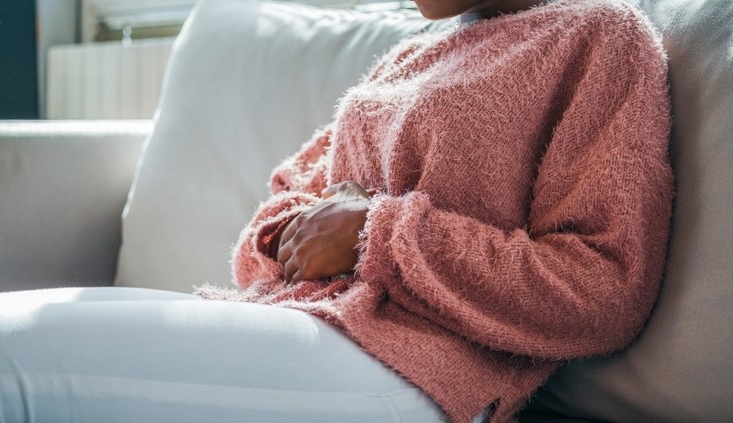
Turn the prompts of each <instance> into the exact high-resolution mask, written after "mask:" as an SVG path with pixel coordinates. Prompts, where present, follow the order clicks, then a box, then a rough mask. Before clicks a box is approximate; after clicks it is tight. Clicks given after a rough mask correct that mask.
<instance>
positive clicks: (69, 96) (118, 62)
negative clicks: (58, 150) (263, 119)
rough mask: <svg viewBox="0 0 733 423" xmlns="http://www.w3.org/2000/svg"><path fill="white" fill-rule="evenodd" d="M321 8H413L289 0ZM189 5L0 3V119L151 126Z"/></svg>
mask: <svg viewBox="0 0 733 423" xmlns="http://www.w3.org/2000/svg"><path fill="white" fill-rule="evenodd" d="M295 1H296V2H299V3H308V4H312V5H315V6H320V7H337V8H357V9H363V10H381V9H396V8H410V7H413V4H412V3H409V2H402V1H398V2H394V1H386V0H295ZM195 2H196V1H195V0H0V119H150V118H152V117H153V114H154V112H155V107H156V104H157V100H158V95H159V94H160V88H161V83H162V79H163V73H164V72H165V66H166V63H167V61H168V56H169V54H170V50H171V47H172V45H173V40H174V38H175V36H176V35H177V34H178V32H179V31H180V30H181V27H182V25H183V23H184V21H185V20H186V17H187V16H188V14H189V13H190V12H191V10H192V8H193V6H194V4H195Z"/></svg>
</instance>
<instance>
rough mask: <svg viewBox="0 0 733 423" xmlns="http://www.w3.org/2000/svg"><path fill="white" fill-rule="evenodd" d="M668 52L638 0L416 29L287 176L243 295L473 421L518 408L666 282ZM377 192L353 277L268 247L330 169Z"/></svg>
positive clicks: (618, 334) (592, 350) (578, 2)
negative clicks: (314, 276) (291, 262)
mask: <svg viewBox="0 0 733 423" xmlns="http://www.w3.org/2000/svg"><path fill="white" fill-rule="evenodd" d="M667 88H668V87H667V82H666V62H665V57H664V53H663V50H662V46H661V43H660V40H659V38H658V36H657V34H656V33H655V32H654V30H653V29H652V28H651V26H650V24H649V23H648V22H647V20H646V19H645V18H644V17H643V16H640V14H639V12H637V11H636V10H634V9H632V8H631V7H630V6H628V5H626V4H625V3H623V2H621V1H614V0H599V1H595V0H564V1H559V2H555V3H553V4H550V5H546V6H542V7H537V8H534V9H531V10H528V11H524V12H520V13H517V14H513V15H503V16H500V17H497V18H493V19H487V20H482V21H478V22H475V23H472V24H467V25H462V26H460V27H458V28H457V29H453V30H451V31H447V32H443V33H438V34H424V35H420V36H418V37H416V38H413V39H410V40H406V41H404V42H402V43H401V44H399V45H398V46H396V47H395V48H394V49H393V50H392V51H391V52H390V53H388V54H387V55H386V56H385V57H384V58H383V59H381V61H380V62H379V63H377V65H376V67H375V68H374V69H373V71H372V72H371V73H370V74H369V75H367V76H366V77H365V78H364V80H363V81H362V82H361V83H360V84H359V85H358V86H356V87H354V88H352V89H350V90H349V91H347V93H346V94H345V96H344V97H343V99H342V100H341V102H340V105H339V107H338V109H337V111H336V114H335V121H334V122H333V124H331V125H330V126H329V127H328V129H326V130H324V131H322V132H320V133H317V134H316V136H314V138H313V139H312V140H310V141H309V142H308V143H306V144H305V145H304V146H303V148H302V149H301V151H300V152H299V153H298V154H296V155H295V156H293V157H292V158H290V159H288V160H286V161H285V162H284V163H283V164H282V165H280V166H279V167H278V168H277V169H276V170H275V171H274V173H273V177H272V181H271V189H272V194H273V195H272V197H271V198H270V199H269V200H267V201H266V202H264V203H263V204H262V205H261V207H260V208H259V210H258V211H257V213H256V215H255V216H254V218H253V219H252V221H251V222H250V224H249V225H248V226H247V227H246V228H245V229H244V231H243V232H242V234H241V238H240V240H239V243H238V244H237V246H236V247H235V250H234V257H233V268H234V276H235V278H236V281H237V282H238V284H239V286H240V287H241V288H242V289H243V290H242V291H239V292H236V293H232V292H229V293H226V292H224V293H222V292H216V291H215V290H211V289H210V290H206V289H204V290H203V291H202V292H201V294H202V295H204V296H208V297H212V298H222V297H226V298H228V299H237V300H242V301H255V302H262V303H268V304H277V305H280V306H284V307H293V308H297V309H301V310H306V311H308V312H311V313H314V314H317V315H319V316H322V317H323V318H325V319H327V320H328V321H330V322H332V323H334V324H336V325H338V326H339V327H341V328H342V329H343V330H344V331H345V333H347V334H348V335H349V336H350V337H351V338H353V339H354V340H355V341H356V342H357V343H358V344H359V345H361V346H362V347H363V348H364V349H365V350H366V351H368V352H369V353H371V354H373V355H374V356H376V357H377V358H379V359H380V360H382V361H383V362H384V363H386V364H387V365H388V366H390V367H391V368H393V369H394V370H395V371H397V372H399V373H400V374H401V375H403V376H404V377H406V378H407V379H409V380H410V381H412V382H413V383H415V384H416V385H417V386H419V387H420V388H422V389H423V390H424V391H425V392H427V393H428V394H429V395H430V396H431V397H432V398H433V399H434V400H435V401H436V402H437V403H438V404H439V405H440V406H441V407H442V408H443V409H444V410H445V412H446V414H447V416H448V417H449V418H450V419H451V420H452V421H455V422H460V423H463V422H469V421H470V420H471V419H472V418H473V417H474V416H475V415H477V414H478V413H479V412H480V411H481V410H482V409H484V408H485V407H487V406H488V405H490V404H493V406H494V407H495V409H494V413H493V417H492V418H491V421H492V422H505V421H509V420H512V419H513V418H514V415H515V414H516V412H517V411H518V410H519V409H520V408H521V407H522V406H523V405H524V404H525V402H526V401H527V400H528V398H529V397H530V395H531V394H532V393H533V392H534V391H535V390H536V389H537V388H538V387H539V386H540V385H541V384H542V383H543V381H544V380H545V379H546V378H547V377H548V376H549V375H550V374H551V373H552V372H553V371H554V370H555V369H556V368H557V366H558V365H559V363H560V362H561V361H562V360H565V359H569V358H572V357H580V356H592V355H596V354H607V353H609V352H612V351H615V350H618V349H621V348H624V347H626V346H627V345H628V344H629V343H630V342H631V341H632V340H633V339H634V337H635V336H636V335H637V334H638V333H639V331H640V330H641V329H642V327H643V326H644V322H645V320H646V318H647V316H648V314H649V312H650V310H651V309H652V306H653V304H654V301H655V298H656V295H657V292H658V288H659V282H660V279H661V277H662V271H663V267H664V259H665V252H666V242H667V236H668V225H669V219H670V210H671V202H672V176H671V171H670V166H669V163H668V152H667V148H668V145H667V144H668V132H669V126H670V118H669V100H668V90H667ZM345 180H354V181H356V182H358V183H360V184H361V185H363V186H364V187H367V188H376V189H377V190H378V194H377V195H376V196H375V197H374V200H373V203H372V206H371V208H370V211H369V214H368V219H367V224H366V227H365V229H364V231H363V240H362V244H361V247H360V248H361V254H360V259H359V263H358V265H357V268H356V272H355V274H354V276H352V277H348V278H345V279H335V280H333V281H306V282H302V283H300V284H297V285H295V286H293V287H290V288H284V285H283V282H282V280H281V272H282V269H281V267H280V265H279V264H278V263H276V262H275V261H273V260H271V259H270V258H268V256H267V255H266V252H267V251H268V249H269V243H270V240H271V238H272V235H273V234H274V233H275V231H277V230H278V228H280V227H281V226H282V224H283V222H285V221H286V220H287V219H288V218H289V217H292V216H294V215H296V214H297V213H299V212H301V211H302V210H305V209H307V208H308V207H309V206H310V205H312V204H313V203H315V202H317V201H318V200H319V199H318V193H319V192H320V191H321V190H322V189H323V188H324V187H325V186H326V185H327V184H329V183H333V182H340V181H345Z"/></svg>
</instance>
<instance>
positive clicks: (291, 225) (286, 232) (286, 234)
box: [278, 217, 298, 248]
mask: <svg viewBox="0 0 733 423" xmlns="http://www.w3.org/2000/svg"><path fill="white" fill-rule="evenodd" d="M297 220H298V218H297V217H296V218H295V219H293V220H291V221H290V222H288V223H287V224H286V225H285V228H283V231H282V233H281V234H280V245H278V248H282V247H283V245H285V244H287V243H288V242H289V241H290V240H291V239H292V238H293V235H295V233H296V232H297V231H298V222H297Z"/></svg>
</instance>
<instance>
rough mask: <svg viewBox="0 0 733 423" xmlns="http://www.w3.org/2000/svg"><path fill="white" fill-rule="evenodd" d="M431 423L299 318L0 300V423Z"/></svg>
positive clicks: (428, 410)
mask: <svg viewBox="0 0 733 423" xmlns="http://www.w3.org/2000/svg"><path fill="white" fill-rule="evenodd" d="M442 419H443V414H442V412H441V411H440V409H439V407H438V406H436V405H435V403H433V402H432V401H431V400H430V398H429V397H427V396H426V395H425V394H423V393H422V392H421V391H420V390H419V389H418V388H416V387H415V386H413V385H411V384H410V383H408V382H406V381H405V380H404V379H402V378H400V377H399V376H398V375H396V374H395V373H394V372H392V371H390V370H389V369H387V368H386V367H385V366H384V365H382V363H380V362H379V361H378V360H376V359H374V358H372V357H371V356H370V355H368V354H366V353H365V352H363V351H362V350H361V349H359V347H358V346H357V345H355V344H354V343H353V342H352V341H351V340H350V339H348V338H347V337H345V336H344V335H343V334H341V333H340V332H339V331H338V330H336V329H334V328H332V327H331V326H330V325H328V324H327V323H324V322H323V321H321V320H319V319H318V318H315V317H313V316H311V315H308V314H306V313H303V312H299V311H294V310H288V309H282V308H277V307H269V306H262V305H256V304H242V303H231V302H222V301H205V300H200V299H199V298H198V297H195V296H193V295H186V294H178V293H173V292H166V291H154V290H144V289H135V288H74V289H52V290H42V291H25V292H10V293H2V294H0V423H15V422H54V423H61V422H74V423H79V422H94V423H97V422H108V423H111V422H177V423H180V422H218V423H223V422H262V423H267V422H302V423H305V422H313V423H325V422H339V423H345V422H364V423H374V422H380V423H382V422H384V423H387V422H402V423H407V422H420V423H431V422H440V421H442Z"/></svg>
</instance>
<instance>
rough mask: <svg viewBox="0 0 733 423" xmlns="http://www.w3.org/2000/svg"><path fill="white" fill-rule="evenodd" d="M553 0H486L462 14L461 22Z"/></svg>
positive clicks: (514, 11) (515, 10)
mask: <svg viewBox="0 0 733 423" xmlns="http://www.w3.org/2000/svg"><path fill="white" fill-rule="evenodd" d="M550 1H551V0H486V1H484V2H483V3H481V4H478V5H476V6H475V7H473V8H471V9H470V10H468V11H466V12H464V13H463V14H461V16H460V18H461V23H469V22H473V21H476V20H478V19H487V18H493V17H495V16H498V15H502V14H508V13H516V12H521V11H522V10H527V9H530V8H532V7H534V6H539V5H542V4H545V3H549V2H550Z"/></svg>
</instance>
